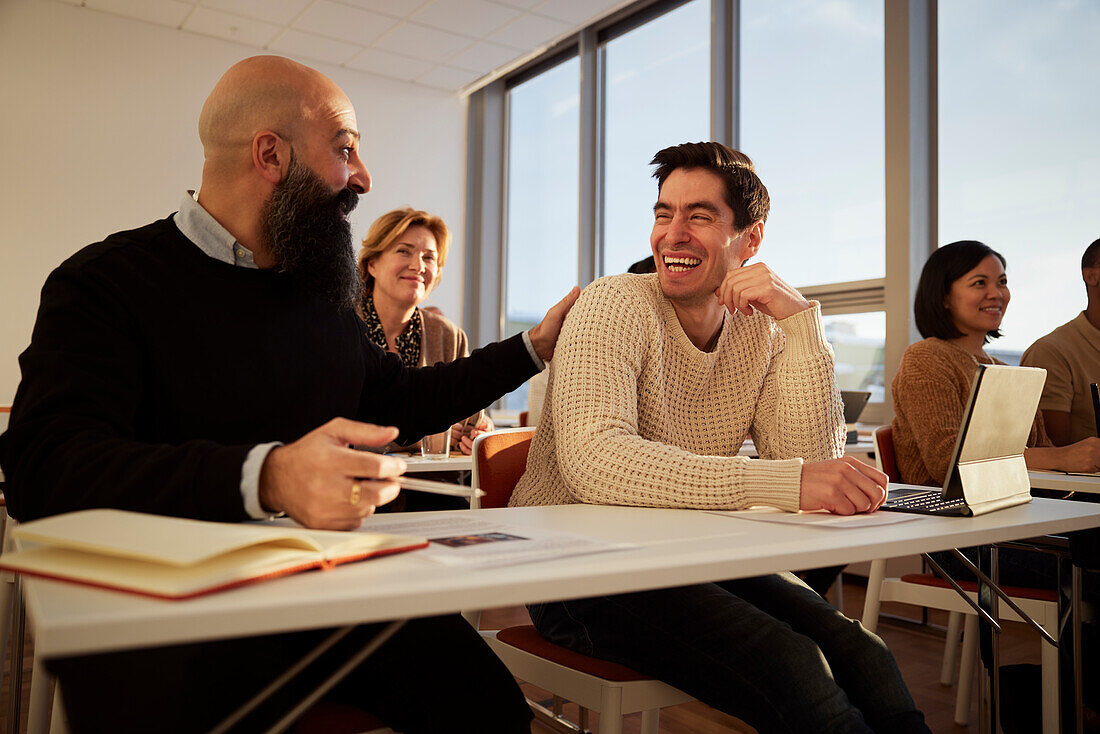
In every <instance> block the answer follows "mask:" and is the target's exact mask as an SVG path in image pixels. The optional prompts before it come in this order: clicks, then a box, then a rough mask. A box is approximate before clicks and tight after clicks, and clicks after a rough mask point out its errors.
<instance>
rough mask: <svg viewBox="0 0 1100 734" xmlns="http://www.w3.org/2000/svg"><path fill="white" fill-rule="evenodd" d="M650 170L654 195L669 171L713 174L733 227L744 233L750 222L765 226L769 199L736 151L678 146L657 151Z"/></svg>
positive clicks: (722, 147)
mask: <svg viewBox="0 0 1100 734" xmlns="http://www.w3.org/2000/svg"><path fill="white" fill-rule="evenodd" d="M649 164H650V165H651V166H657V170H655V171H654V172H653V177H654V178H655V179H657V193H658V194H660V191H661V187H662V186H664V185H665V179H667V178H668V177H669V176H670V175H671V174H672V172H673V171H675V170H677V169H679V168H684V169H689V170H690V169H702V170H705V171H710V172H711V173H714V174H716V175H717V176H718V177H719V178H720V179H722V183H724V184H725V190H726V204H727V205H729V208H730V209H733V224H734V226H735V227H737V229H744V228H745V227H748V226H749V225H750V224H753V223H754V222H766V221H767V219H768V210H769V209H770V208H771V198H770V197H769V196H768V189H767V188H765V186H764V184H763V182H761V180H760V177H759V176H757V175H756V169H755V168H753V165H752V161H751V160H750V159H749V157H748V156H747V155H745V154H744V153H742V152H741V151H739V150H734V149H733V148H729V147H727V146H725V145H722V144H721V143H714V142H710V143H682V144H680V145H674V146H672V147H671V148H665V149H664V150H660V151H657V155H655V156H653V160H651V161H650V162H649Z"/></svg>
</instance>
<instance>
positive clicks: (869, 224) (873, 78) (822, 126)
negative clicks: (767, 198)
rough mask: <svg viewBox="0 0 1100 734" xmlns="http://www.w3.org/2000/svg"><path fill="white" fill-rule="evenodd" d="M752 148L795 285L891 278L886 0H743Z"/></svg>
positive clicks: (774, 245) (746, 138)
mask: <svg viewBox="0 0 1100 734" xmlns="http://www.w3.org/2000/svg"><path fill="white" fill-rule="evenodd" d="M740 5H741V39H740V43H741V53H740V59H741V62H740V63H741V77H740V80H741V81H740V85H741V95H740V97H741V98H740V128H741V141H740V144H741V149H742V150H743V151H744V152H745V153H747V154H748V155H749V157H751V158H752V159H753V162H754V163H755V164H756V168H757V171H758V173H759V175H760V178H761V180H763V182H764V185H765V186H767V187H768V191H769V193H770V194H771V198H772V209H771V215H770V216H769V218H768V223H767V226H766V227H765V229H764V245H763V247H762V249H761V252H760V259H761V260H763V261H764V262H767V263H768V264H769V265H770V266H771V267H772V268H773V269H774V270H775V271H776V272H777V273H779V275H780V276H781V277H783V278H784V279H785V280H787V281H788V282H790V283H791V284H793V285H795V286H809V285H819V284H822V283H841V282H848V281H856V280H864V279H868V278H881V277H883V276H884V275H885V261H886V260H885V252H886V248H885V227H886V225H885V201H886V198H885V122H884V117H883V108H884V104H885V99H884V95H885V92H884V87H883V76H884V71H883V25H884V19H883V4H882V0H834V1H833V2H827V3H826V2H810V3H807V2H805V0H741V3H740Z"/></svg>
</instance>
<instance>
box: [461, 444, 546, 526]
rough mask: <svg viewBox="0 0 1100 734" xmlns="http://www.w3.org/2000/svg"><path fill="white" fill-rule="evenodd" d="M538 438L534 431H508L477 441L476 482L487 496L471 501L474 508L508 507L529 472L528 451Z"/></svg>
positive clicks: (474, 471)
mask: <svg viewBox="0 0 1100 734" xmlns="http://www.w3.org/2000/svg"><path fill="white" fill-rule="evenodd" d="M534 436H535V429H534V428H505V429H501V430H499V431H490V432H489V433H482V434H481V435H479V436H478V437H477V438H475V439H474V448H473V458H474V469H473V482H472V483H473V485H474V486H475V487H479V488H480V489H481V490H482V491H483V492H485V496H484V497H481V498H480V500H479V499H478V498H476V497H475V498H474V499H473V500H471V502H470V506H471V507H472V508H475V509H476V508H478V507H506V506H507V505H508V500H509V498H511V496H512V490H513V489H515V487H516V482H518V481H519V478H520V477H521V476H523V472H524V471H525V470H526V469H527V452H528V451H530V450H531V439H532V438H534Z"/></svg>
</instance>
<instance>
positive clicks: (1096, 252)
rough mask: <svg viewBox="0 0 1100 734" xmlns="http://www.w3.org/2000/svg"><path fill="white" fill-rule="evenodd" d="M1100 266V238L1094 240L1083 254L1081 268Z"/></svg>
mask: <svg viewBox="0 0 1100 734" xmlns="http://www.w3.org/2000/svg"><path fill="white" fill-rule="evenodd" d="M1097 267H1100V239H1097V240H1093V242H1092V244H1091V245H1089V246H1088V247H1086V248H1085V254H1084V255H1082V256H1081V269H1082V270H1084V269H1085V268H1097Z"/></svg>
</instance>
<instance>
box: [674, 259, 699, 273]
mask: <svg viewBox="0 0 1100 734" xmlns="http://www.w3.org/2000/svg"><path fill="white" fill-rule="evenodd" d="M701 262H703V261H702V260H700V259H699V258H697V257H666V258H665V267H666V268H668V269H669V270H670V271H671V272H673V273H683V272H686V271H688V270H691V269H692V268H694V267H695V266H696V265H698V264H699V263H701Z"/></svg>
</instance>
